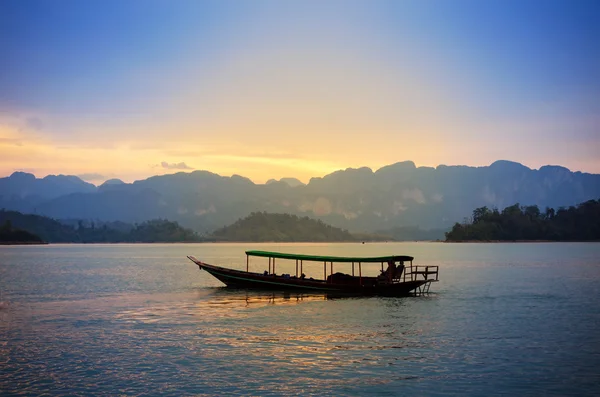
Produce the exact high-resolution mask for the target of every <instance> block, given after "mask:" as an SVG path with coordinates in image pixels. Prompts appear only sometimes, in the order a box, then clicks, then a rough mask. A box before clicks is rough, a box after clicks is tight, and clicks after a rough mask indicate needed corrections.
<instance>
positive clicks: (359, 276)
mask: <svg viewBox="0 0 600 397" xmlns="http://www.w3.org/2000/svg"><path fill="white" fill-rule="evenodd" d="M358 281H359V282H360V286H361V287H362V268H361V266H360V262H358Z"/></svg>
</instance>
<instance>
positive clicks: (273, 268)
mask: <svg viewBox="0 0 600 397" xmlns="http://www.w3.org/2000/svg"><path fill="white" fill-rule="evenodd" d="M274 275H275V258H273V276H274Z"/></svg>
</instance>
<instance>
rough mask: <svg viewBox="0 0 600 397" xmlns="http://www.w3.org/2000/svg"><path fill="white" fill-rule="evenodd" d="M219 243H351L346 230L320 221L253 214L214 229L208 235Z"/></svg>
mask: <svg viewBox="0 0 600 397" xmlns="http://www.w3.org/2000/svg"><path fill="white" fill-rule="evenodd" d="M211 236H212V237H213V238H214V239H216V240H222V241H252V242H261V241H277V242H308V241H310V242H319V241H355V240H356V238H355V237H354V236H353V235H352V234H350V233H349V232H348V231H346V230H342V229H340V228H336V227H333V226H330V225H327V224H325V223H323V221H321V220H315V219H310V218H308V217H303V218H300V217H298V216H296V215H290V214H268V213H266V212H253V213H251V214H250V215H249V216H247V217H245V218H243V219H239V220H238V221H236V222H235V223H233V224H232V225H229V226H225V227H223V228H220V229H217V230H216V231H215V232H213V233H212V235H211Z"/></svg>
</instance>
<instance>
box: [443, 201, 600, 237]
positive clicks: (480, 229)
mask: <svg viewBox="0 0 600 397" xmlns="http://www.w3.org/2000/svg"><path fill="white" fill-rule="evenodd" d="M469 240H475V241H495V240H498V241H518V240H551V241H596V240H600V200H589V201H586V202H584V203H581V204H579V205H577V206H571V207H569V208H559V209H558V210H557V211H555V210H554V209H553V208H546V210H545V211H544V212H543V213H542V212H541V211H540V209H539V208H538V207H537V206H536V205H531V206H520V205H519V204H518V203H517V204H514V205H511V206H509V207H506V208H505V209H504V210H502V212H501V213H500V212H498V210H497V209H493V210H490V209H488V208H487V207H481V208H476V209H475V210H473V217H472V221H471V222H470V223H469V222H465V223H463V224H460V223H456V224H455V225H454V226H453V227H452V230H451V231H449V232H448V233H446V241H469Z"/></svg>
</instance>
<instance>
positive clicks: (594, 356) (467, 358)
mask: <svg viewBox="0 0 600 397" xmlns="http://www.w3.org/2000/svg"><path fill="white" fill-rule="evenodd" d="M246 249H263V250H278V251H284V252H295V253H309V254H311V253H312V254H323V255H326V254H330V255H357V256H358V255H365V256H367V255H386V254H408V255H413V256H415V257H416V261H415V263H416V264H431V265H439V266H440V278H441V281H440V282H439V283H437V284H434V285H433V286H432V290H433V291H435V293H433V294H431V295H429V296H427V297H419V298H347V299H332V298H329V297H327V296H324V295H297V294H283V293H252V292H245V291H232V290H227V289H224V288H222V287H221V286H222V284H220V283H219V282H218V281H216V280H215V279H213V278H212V277H211V276H209V275H208V274H207V273H205V272H203V271H199V270H198V269H197V267H196V266H195V265H194V264H193V263H191V262H189V261H188V260H187V259H186V258H185V256H186V255H194V256H197V257H198V258H201V259H203V260H204V261H206V262H209V263H214V264H219V265H225V266H230V267H237V268H244V267H245V256H244V250H246ZM282 265H283V262H279V263H278V269H277V270H278V272H290V273H292V272H294V271H295V265H292V264H290V265H289V268H287V269H285V268H284V267H283V266H282ZM265 268H266V261H265V260H264V259H261V258H255V259H253V261H252V262H251V270H255V271H262V270H264V269H265ZM334 270H339V271H346V272H350V268H348V269H344V265H339V267H338V268H336V269H334ZM322 271H323V270H322V266H321V265H318V264H317V265H315V266H314V267H312V268H311V267H308V268H307V267H306V266H305V273H307V275H308V276H314V277H322ZM371 271H372V273H373V274H376V273H377V268H376V267H373V269H372V270H371ZM599 328H600V244H584V243H581V244H579V243H576V244H570V243H561V244H551V243H548V244H545V243H539V244H441V243H397V244H390V243H387V244H383V243H382V244H364V245H362V244H280V245H273V244H271V245H267V244H265V245H261V244H253V245H243V244H182V245H160V244H155V245H50V246H30V247H0V394H3V395H15V394H16V395H21V394H22V395H40V394H44V393H46V394H49V395H92V394H93V395H118V394H123V395H147V394H161V395H235V394H244V395H246V394H250V395H294V394H297V395H376V396H387V395H449V394H468V395H481V396H485V395H520V396H522V395H556V396H559V395H560V396H562V395H589V396H592V395H598V394H599V393H600V329H599Z"/></svg>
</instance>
